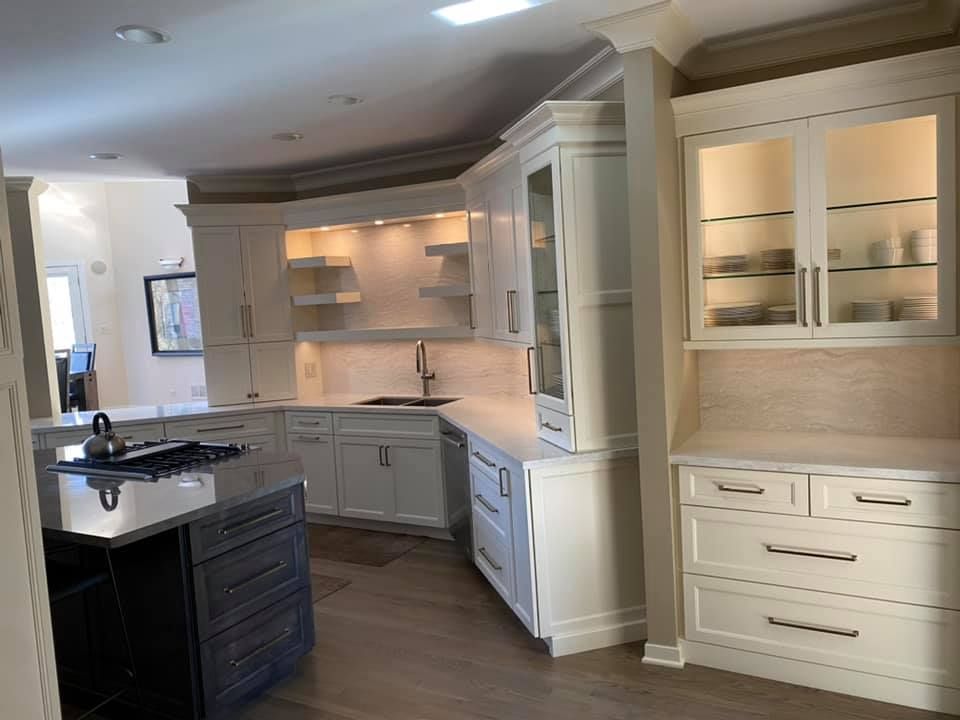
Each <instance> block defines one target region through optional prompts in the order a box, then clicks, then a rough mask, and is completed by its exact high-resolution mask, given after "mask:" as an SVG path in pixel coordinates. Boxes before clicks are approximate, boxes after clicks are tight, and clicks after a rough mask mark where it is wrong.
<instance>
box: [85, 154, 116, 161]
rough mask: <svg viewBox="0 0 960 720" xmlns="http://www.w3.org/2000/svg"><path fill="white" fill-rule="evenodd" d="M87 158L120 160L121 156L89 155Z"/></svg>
mask: <svg viewBox="0 0 960 720" xmlns="http://www.w3.org/2000/svg"><path fill="white" fill-rule="evenodd" d="M87 157H88V158H90V159H91V160H120V159H121V158H123V155H121V154H120V153H90V154H89V155H87Z"/></svg>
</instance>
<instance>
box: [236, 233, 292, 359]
mask: <svg viewBox="0 0 960 720" xmlns="http://www.w3.org/2000/svg"><path fill="white" fill-rule="evenodd" d="M240 240H241V245H242V247H243V268H244V280H245V282H244V288H245V292H246V299H247V306H248V308H247V321H248V327H247V332H248V334H249V335H250V337H251V338H252V339H253V340H254V341H256V342H278V341H281V340H293V308H292V307H291V305H290V287H289V285H288V281H287V249H286V235H285V232H284V227H283V226H272V225H271V226H264V227H242V228H240Z"/></svg>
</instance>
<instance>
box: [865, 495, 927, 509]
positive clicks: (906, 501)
mask: <svg viewBox="0 0 960 720" xmlns="http://www.w3.org/2000/svg"><path fill="white" fill-rule="evenodd" d="M854 497H855V498H856V499H857V502H858V503H865V504H869V505H899V506H900V507H910V506H911V505H913V500H911V499H910V498H895V497H893V498H885V497H877V496H873V497H871V496H870V495H854Z"/></svg>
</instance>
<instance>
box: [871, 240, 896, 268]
mask: <svg viewBox="0 0 960 720" xmlns="http://www.w3.org/2000/svg"><path fill="white" fill-rule="evenodd" d="M903 255H904V248H902V247H895V248H888V247H883V246H882V245H879V244H877V243H874V244H873V246H871V248H870V259H871V260H872V261H873V262H874V264H876V265H900V264H901V263H902V262H903Z"/></svg>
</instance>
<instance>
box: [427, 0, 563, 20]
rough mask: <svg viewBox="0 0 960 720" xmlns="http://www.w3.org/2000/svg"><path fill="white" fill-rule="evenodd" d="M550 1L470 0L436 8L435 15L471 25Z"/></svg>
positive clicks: (442, 18)
mask: <svg viewBox="0 0 960 720" xmlns="http://www.w3.org/2000/svg"><path fill="white" fill-rule="evenodd" d="M548 2H550V0H470V2H462V3H457V4H456V5H447V6H446V7H442V8H440V9H439V10H434V11H433V15H434V16H436V17H438V18H440V19H441V20H443V21H445V22H448V23H450V24H451V25H470V24H471V23H478V22H482V21H484V20H489V19H490V18H495V17H500V16H501V15H509V14H511V13H515V12H520V11H521V10H529V9H530V8H535V7H537V5H543V4H545V3H548Z"/></svg>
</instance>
